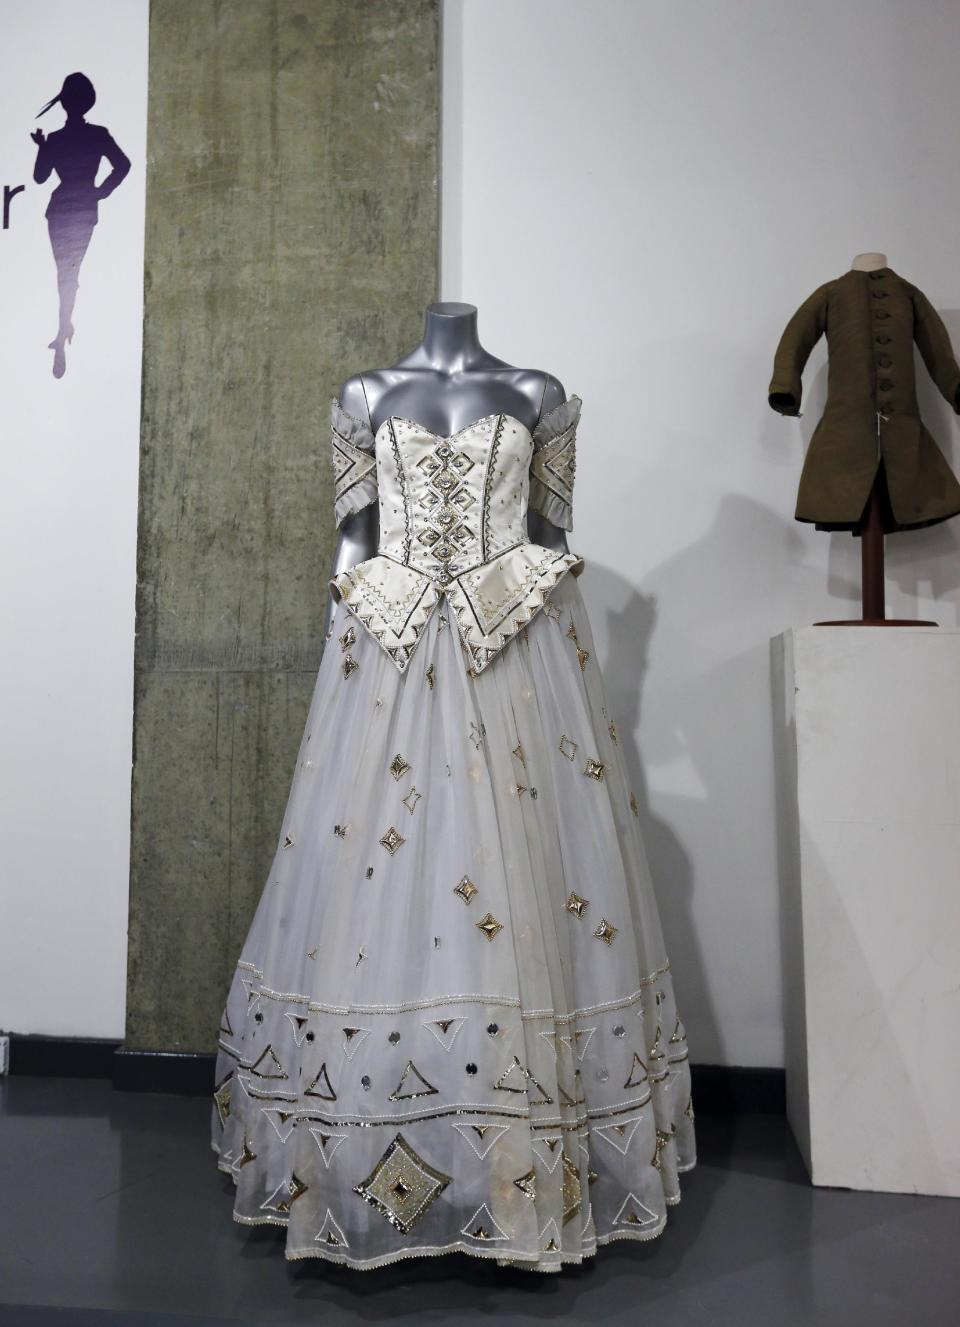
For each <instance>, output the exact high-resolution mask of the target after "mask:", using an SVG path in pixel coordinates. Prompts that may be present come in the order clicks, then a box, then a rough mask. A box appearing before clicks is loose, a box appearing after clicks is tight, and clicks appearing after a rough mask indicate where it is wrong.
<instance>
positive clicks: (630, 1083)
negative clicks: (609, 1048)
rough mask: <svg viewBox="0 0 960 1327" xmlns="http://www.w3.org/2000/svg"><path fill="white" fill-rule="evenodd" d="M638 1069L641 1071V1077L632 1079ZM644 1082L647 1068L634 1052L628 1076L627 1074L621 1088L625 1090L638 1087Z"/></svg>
mask: <svg viewBox="0 0 960 1327" xmlns="http://www.w3.org/2000/svg"><path fill="white" fill-rule="evenodd" d="M638 1069H639V1070H640V1071H641V1076H640V1077H639V1078H634V1074H635V1073H636V1072H637V1070H638ZM645 1082H647V1066H646V1065H645V1064H644V1062H643V1061H642V1060H641V1059H640V1056H639V1055H638V1054H637V1052H636V1051H634V1052H633V1062H632V1064H631V1065H630V1072H629V1074H627V1081H626V1082H625V1083H624V1085H623V1086H624V1087H625V1088H626V1087H640V1086H641V1085H642V1084H643V1083H645Z"/></svg>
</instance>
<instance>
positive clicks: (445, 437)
mask: <svg viewBox="0 0 960 1327" xmlns="http://www.w3.org/2000/svg"><path fill="white" fill-rule="evenodd" d="M489 419H509V420H510V421H511V422H512V423H514V424H519V425H520V427H521V428H522V429H523V431H524V433H526V435H527V437H529V438H532V437H533V433H532V432H531V430H530V429H528V428H527V426H526V424H524V422H523V420H522V419H517V417H516V415H510V414H507V412H506V411H504V410H492V411H491V412H490V414H489V415H481V416H480V418H479V419H474V420H472V421H471V423H469V424H465V425H464V426H463V428H462V429H457V431H456V433H434V431H433V429H428V428H427V426H426V424H421V423H420V421H419V419H410V418H409V417H408V416H407V415H388V416H387V418H386V419H385V420H384V421H383V423H382V424H381V425H380V427H379V428H378V429H377V431H376V432H375V433H374V435H373V436H374V438H379V436H380V434H381V433H382V431H383V430H384V429H385V428H386V426H387V425H388V424H390V423H391V422H392V421H394V420H396V421H398V422H399V423H401V424H412V425H413V427H414V428H417V429H422V430H423V432H424V433H426V434H429V436H430V437H431V438H436V439H437V441H438V442H452V441H453V439H454V438H459V437H460V436H461V434H464V433H469V432H470V430H471V429H475V428H478V427H479V426H480V425H481V424H486V422H487V420H489Z"/></svg>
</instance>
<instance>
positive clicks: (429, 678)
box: [424, 664, 437, 691]
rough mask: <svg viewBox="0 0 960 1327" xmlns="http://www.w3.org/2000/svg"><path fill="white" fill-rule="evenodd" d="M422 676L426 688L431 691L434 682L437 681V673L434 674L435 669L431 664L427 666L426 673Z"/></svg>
mask: <svg viewBox="0 0 960 1327" xmlns="http://www.w3.org/2000/svg"><path fill="white" fill-rule="evenodd" d="M424 676H425V678H426V683H427V686H428V687H429V688H430V690H431V691H432V690H433V688H434V684H435V682H436V680H437V672H436V669H435V668H434V666H433V664H427V671H426V673H425V674H424Z"/></svg>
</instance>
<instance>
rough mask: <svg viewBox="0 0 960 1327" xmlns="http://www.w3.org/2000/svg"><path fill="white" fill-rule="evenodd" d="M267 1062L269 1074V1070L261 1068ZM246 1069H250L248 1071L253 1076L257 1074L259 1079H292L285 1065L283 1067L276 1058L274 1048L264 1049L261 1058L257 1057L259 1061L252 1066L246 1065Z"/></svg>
mask: <svg viewBox="0 0 960 1327" xmlns="http://www.w3.org/2000/svg"><path fill="white" fill-rule="evenodd" d="M265 1061H266V1064H267V1066H268V1069H269V1072H268V1069H261V1068H260V1065H261V1064H263V1063H264V1062H265ZM244 1068H248V1069H249V1070H250V1072H251V1073H252V1074H256V1076H257V1077H258V1078H289V1077H290V1075H289V1074H288V1073H287V1071H286V1069H284V1067H283V1065H282V1064H281V1063H280V1061H279V1060H278V1059H277V1057H276V1053H275V1052H274V1049H273V1047H272V1046H265V1047H264V1048H263V1050H262V1051H261V1052H260V1054H259V1056H258V1057H257V1059H256V1060H254V1062H253V1064H251V1065H245V1066H244Z"/></svg>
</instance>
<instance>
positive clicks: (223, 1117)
mask: <svg viewBox="0 0 960 1327" xmlns="http://www.w3.org/2000/svg"><path fill="white" fill-rule="evenodd" d="M232 1078H233V1070H232V1069H231V1070H230V1072H229V1073H228V1074H227V1076H226V1078H225V1079H224V1080H223V1082H222V1083H221V1084H220V1085H219V1086H218V1087H217V1089H216V1091H215V1092H214V1094H213V1099H214V1102H215V1103H216V1107H217V1115H218V1116H219V1117H220V1125H221V1128H222V1127H223V1126H224V1125H225V1124H226V1122H227V1119H228V1117H229V1115H230V1080H231V1079H232Z"/></svg>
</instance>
